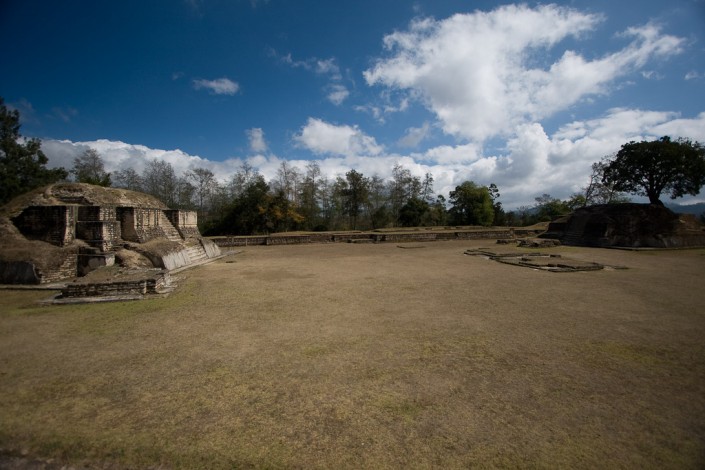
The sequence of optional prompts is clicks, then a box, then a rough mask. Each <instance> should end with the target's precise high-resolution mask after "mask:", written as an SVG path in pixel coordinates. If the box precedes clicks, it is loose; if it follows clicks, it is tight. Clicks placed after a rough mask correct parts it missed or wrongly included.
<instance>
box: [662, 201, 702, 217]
mask: <svg viewBox="0 0 705 470" xmlns="http://www.w3.org/2000/svg"><path fill="white" fill-rule="evenodd" d="M666 207H668V208H669V209H671V210H672V211H673V212H675V213H676V214H695V215H700V214H705V203H704V202H700V203H698V204H690V205H685V204H666Z"/></svg>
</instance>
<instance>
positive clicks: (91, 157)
mask: <svg viewBox="0 0 705 470" xmlns="http://www.w3.org/2000/svg"><path fill="white" fill-rule="evenodd" d="M71 174H73V175H74V178H76V182H78V183H88V184H95V185H98V186H110V185H111V181H110V173H108V172H106V171H105V165H104V163H103V157H101V156H100V153H98V151H97V150H95V149H87V150H86V151H85V152H83V153H82V154H81V155H79V156H78V157H76V158H74V159H73V168H72V169H71Z"/></svg>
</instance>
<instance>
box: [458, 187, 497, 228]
mask: <svg viewBox="0 0 705 470" xmlns="http://www.w3.org/2000/svg"><path fill="white" fill-rule="evenodd" d="M450 204H451V206H452V207H451V208H450V210H449V215H450V221H451V223H452V224H455V225H484V226H490V225H492V222H494V206H493V205H492V195H491V194H490V190H489V189H488V188H486V187H485V186H478V185H477V184H475V183H473V182H472V181H466V182H464V183H463V184H461V185H460V186H456V188H455V191H451V192H450Z"/></svg>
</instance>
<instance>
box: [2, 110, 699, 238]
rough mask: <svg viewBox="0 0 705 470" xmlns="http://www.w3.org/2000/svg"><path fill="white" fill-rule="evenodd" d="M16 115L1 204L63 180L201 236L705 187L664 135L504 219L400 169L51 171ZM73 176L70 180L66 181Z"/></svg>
mask: <svg viewBox="0 0 705 470" xmlns="http://www.w3.org/2000/svg"><path fill="white" fill-rule="evenodd" d="M19 128H20V124H19V113H18V112H17V111H16V110H11V109H8V108H7V107H6V106H5V105H4V102H3V101H2V98H0V204H4V203H6V202H7V201H9V200H10V199H12V198H13V197H15V196H17V195H19V194H21V193H23V192H26V191H29V190H31V189H34V188H37V187H40V186H42V185H46V184H49V183H52V182H56V181H65V180H69V178H70V179H71V180H73V181H76V182H84V183H90V184H97V185H102V186H114V187H120V188H125V189H130V190H134V191H141V192H145V193H148V194H151V195H153V196H155V197H157V198H158V199H160V200H161V201H163V202H164V203H165V204H166V205H167V206H168V207H171V208H179V209H189V210H196V211H197V212H198V214H199V225H200V226H201V230H202V231H203V233H204V234H208V235H216V234H231V235H250V234H261V233H271V232H283V231H294V230H302V231H324V230H368V229H378V228H385V227H408V226H414V227H415V226H445V225H454V226H457V225H481V226H491V225H498V226H526V225H532V224H534V223H537V222H544V221H550V220H552V219H553V218H555V217H558V216H561V215H564V214H568V213H570V212H571V211H573V210H575V209H576V208H579V207H584V206H587V205H593V204H610V203H620V202H627V201H629V198H628V197H627V195H626V194H638V195H641V196H646V197H648V198H649V201H650V202H651V203H652V204H662V202H661V200H660V195H661V194H662V193H663V192H665V191H667V192H670V196H671V198H677V197H682V196H683V195H686V194H691V195H696V194H698V193H699V190H700V188H701V187H702V186H703V184H705V150H704V148H703V145H702V144H700V143H699V142H692V141H690V140H687V139H676V140H671V139H670V138H669V137H667V136H666V137H662V138H660V139H658V140H655V141H652V142H646V141H644V142H629V143H627V144H624V145H623V146H622V148H621V149H620V150H619V151H618V152H617V153H615V154H614V155H612V156H609V157H605V158H603V159H602V160H601V161H599V162H596V163H594V164H593V165H592V168H591V174H590V175H589V178H588V184H587V185H586V186H585V187H583V188H581V191H579V192H577V193H575V194H573V195H571V196H570V197H569V198H568V199H566V200H561V199H558V198H554V197H552V196H551V195H550V194H542V195H540V196H538V197H536V198H535V204H533V205H531V206H523V207H520V208H518V209H516V210H514V211H505V210H504V209H503V207H502V203H501V202H500V192H499V188H498V187H497V186H496V185H495V184H490V185H489V186H483V185H480V184H477V183H475V182H473V181H465V182H463V183H461V184H460V185H458V186H456V187H455V189H454V190H453V191H450V193H449V194H448V197H447V198H446V197H445V196H444V195H439V194H436V193H435V192H434V189H433V183H434V178H433V175H432V174H431V173H426V174H425V175H424V177H423V178H421V177H419V176H415V175H412V174H411V172H410V170H408V169H407V168H404V167H403V166H402V165H399V164H397V165H395V166H394V168H393V169H392V175H391V177H390V178H388V179H386V180H385V179H383V178H382V177H380V176H378V175H372V176H367V175H364V174H362V173H361V172H359V171H357V170H355V169H351V170H349V171H347V172H346V173H345V174H344V175H339V176H336V177H335V178H328V177H326V176H324V175H323V174H322V172H321V169H320V167H319V164H318V162H316V161H311V162H309V163H308V165H307V166H306V167H305V168H304V169H303V170H300V169H299V168H296V167H294V166H292V165H290V164H289V163H288V162H287V161H282V162H281V164H280V166H279V168H278V170H277V173H276V175H275V177H274V178H272V180H270V181H266V180H265V178H264V176H263V175H262V174H260V173H259V171H258V170H257V169H256V168H254V167H252V166H250V165H249V164H248V163H243V164H242V165H241V166H240V168H238V170H237V171H236V172H235V173H234V174H233V175H232V176H231V177H230V178H229V179H228V180H227V181H219V180H218V179H217V178H216V177H215V175H214V173H213V172H212V171H211V170H209V169H208V168H204V167H193V168H191V169H189V170H187V171H186V172H184V173H183V174H177V173H176V171H175V170H174V168H173V166H172V165H171V164H170V163H168V162H166V161H164V160H156V159H155V160H150V161H148V162H147V164H146V166H145V168H144V170H143V171H142V173H138V172H137V171H136V170H135V169H134V168H127V169H124V170H120V171H116V172H114V173H113V174H111V173H108V172H106V171H105V168H104V162H103V159H102V157H101V155H100V154H99V153H98V152H97V151H96V150H94V149H88V150H86V151H85V152H84V153H83V154H81V155H79V156H78V157H76V158H75V159H74V162H73V167H72V168H71V169H70V170H69V171H67V170H65V169H64V168H55V169H47V168H46V164H47V162H48V159H47V157H46V156H45V155H44V154H43V153H42V151H41V142H40V141H39V140H38V139H25V138H23V137H22V136H21V135H20V133H19ZM69 175H70V176H69Z"/></svg>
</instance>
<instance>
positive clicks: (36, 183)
mask: <svg viewBox="0 0 705 470" xmlns="http://www.w3.org/2000/svg"><path fill="white" fill-rule="evenodd" d="M41 145H42V144H41V142H40V141H39V140H38V139H24V138H22V136H21V135H20V113H19V112H18V111H17V110H10V109H8V108H7V107H6V106H5V103H4V101H3V99H2V98H0V204H5V203H6V202H7V201H9V200H10V199H12V198H14V197H15V196H18V195H20V194H22V193H25V192H27V191H31V190H32V189H34V188H38V187H40V186H43V185H45V184H50V183H54V182H56V181H60V180H63V179H66V177H67V176H68V173H67V172H66V170H65V169H63V168H52V169H49V168H47V167H46V164H47V162H48V159H47V157H46V155H44V153H43V152H42V151H41Z"/></svg>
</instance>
